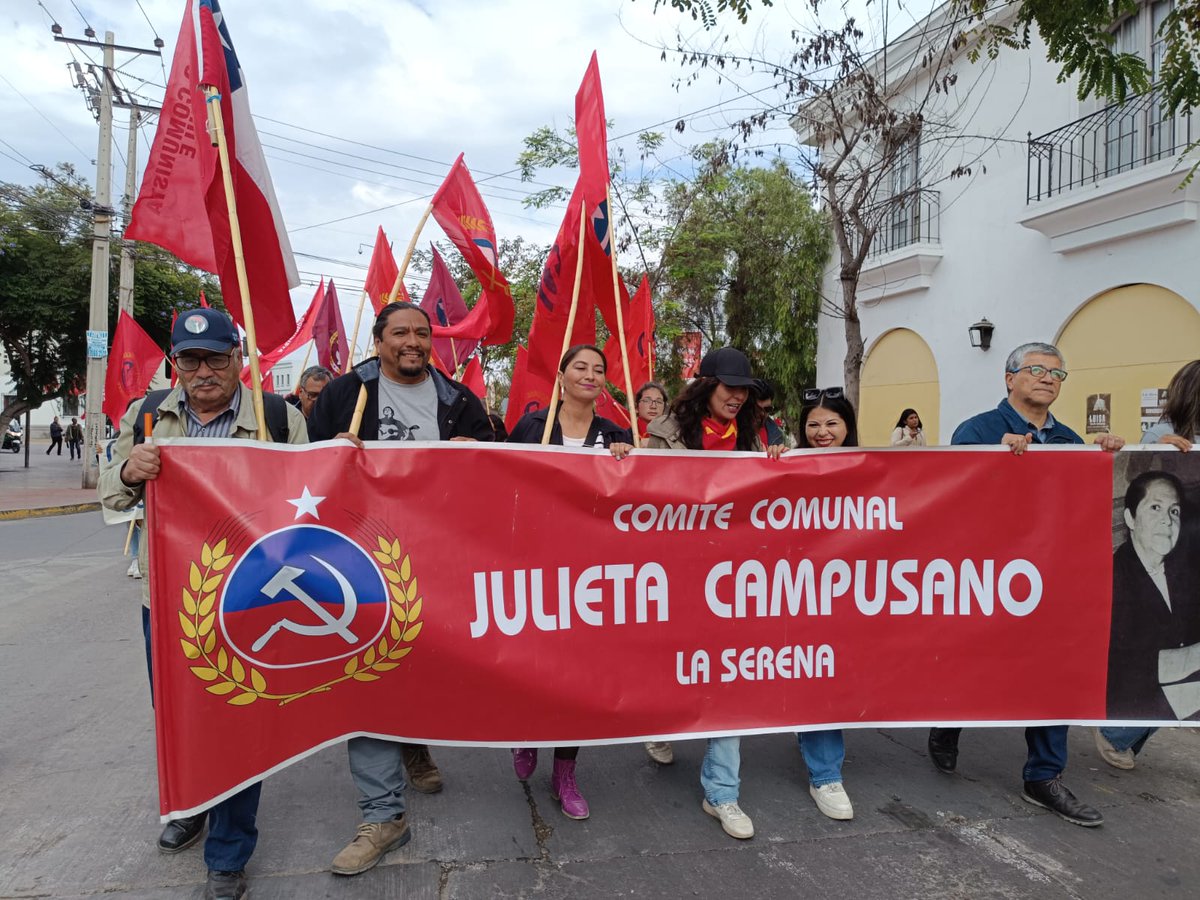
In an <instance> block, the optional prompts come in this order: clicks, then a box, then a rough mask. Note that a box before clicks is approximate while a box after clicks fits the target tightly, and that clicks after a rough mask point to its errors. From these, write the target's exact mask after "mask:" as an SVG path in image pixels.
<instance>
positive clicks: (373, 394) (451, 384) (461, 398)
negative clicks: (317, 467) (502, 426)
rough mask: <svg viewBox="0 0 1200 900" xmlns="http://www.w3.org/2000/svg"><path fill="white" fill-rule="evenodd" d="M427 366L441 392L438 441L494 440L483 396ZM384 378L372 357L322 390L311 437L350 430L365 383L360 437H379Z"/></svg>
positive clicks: (322, 437) (312, 417)
mask: <svg viewBox="0 0 1200 900" xmlns="http://www.w3.org/2000/svg"><path fill="white" fill-rule="evenodd" d="M427 368H428V371H429V376H430V377H431V378H432V379H433V385H434V389H435V391H436V392H437V401H438V408H437V421H438V440H442V441H448V440H450V438H454V437H469V438H474V439H475V440H477V441H490V440H492V439H493V437H494V434H493V432H492V424H491V422H489V421H488V417H487V413H486V412H484V409H483V404H482V403H481V402H480V401H479V398H478V397H476V396H475V395H474V394H472V393H471V391H470V389H469V388H467V387H466V386H465V385H462V384H460V383H459V382H457V381H453V380H451V379H449V378H447V377H446V376H445V375H443V374H442V373H441V372H439V371H438V370H437V369H435V368H434V367H433V366H429V367H427ZM360 375H362V376H364V377H366V378H367V381H365V382H364V381H363V379H362V378H360ZM382 377H383V375H382V374H381V373H380V371H379V360H378V359H368V360H364V361H363V362H360V363H359V364H358V365H357V366H355V367H354V370H353V371H351V372H347V373H346V374H345V375H342V376H341V377H339V378H335V379H333V381H331V382H329V384H327V385H325V390H323V391H321V396H319V397H318V398H317V402H316V405H314V406H313V411H312V414H311V415H310V416H309V417H308V438H309V440H310V441H327V440H329V439H330V438H332V437H336V436H337V435H338V434H340V433H342V432H343V431H349V430H350V420H351V418H353V416H354V405H355V404H356V403H357V402H358V389H359V387H360V385H362V384H364V383H365V384H366V386H367V406H366V409H364V410H363V417H362V427H360V428H359V429H358V436H359V437H360V438H362V439H363V440H364V441H377V440H379V379H380V378H382Z"/></svg>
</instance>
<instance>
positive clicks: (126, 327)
mask: <svg viewBox="0 0 1200 900" xmlns="http://www.w3.org/2000/svg"><path fill="white" fill-rule="evenodd" d="M172 327H174V323H172ZM165 358H166V357H165V356H164V354H163V352H162V348H161V347H159V346H158V344H156V343H154V341H153V340H151V338H150V335H148V334H146V332H145V331H144V330H143V329H142V326H141V325H139V324H138V323H137V322H135V321H134V318H133V316H131V315H129V313H127V312H125V311H124V310H121V312H120V313H119V315H118V316H117V327H116V330H115V331H114V332H113V342H112V349H111V350H110V351H109V354H108V370H107V373H106V375H105V378H104V404H103V407H102V409H103V411H104V414H105V415H106V416H108V417H109V418H110V419H111V420H112V421H113V422H114V423H116V422H120V421H121V416H123V415H125V410H126V409H128V408H129V404H130V402H131V401H133V400H136V399H137V398H138V397H141V396H144V395H145V393H146V391H147V389H149V387H150V382H151V381H152V380H153V378H154V375H155V373H157V372H158V370H159V368H160V367H161V366H162V364H163V360H164V359H165Z"/></svg>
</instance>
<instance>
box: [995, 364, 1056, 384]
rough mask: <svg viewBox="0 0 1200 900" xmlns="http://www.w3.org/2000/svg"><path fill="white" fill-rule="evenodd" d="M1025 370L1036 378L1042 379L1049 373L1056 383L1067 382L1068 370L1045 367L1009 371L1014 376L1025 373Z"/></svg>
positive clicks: (1028, 367)
mask: <svg viewBox="0 0 1200 900" xmlns="http://www.w3.org/2000/svg"><path fill="white" fill-rule="evenodd" d="M1025 369H1028V370H1029V374H1030V375H1032V376H1033V377H1034V378H1041V377H1042V376H1043V375H1045V374H1046V373H1047V372H1049V373H1050V377H1051V378H1053V379H1054V380H1055V381H1066V380H1067V370H1066V369H1047V368H1046V367H1045V366H1021V367H1020V368H1019V369H1009V371H1010V372H1011V373H1012V374H1013V375H1016V374H1017V373H1018V372H1021V371H1024V370H1025Z"/></svg>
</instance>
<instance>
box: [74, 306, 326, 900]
mask: <svg viewBox="0 0 1200 900" xmlns="http://www.w3.org/2000/svg"><path fill="white" fill-rule="evenodd" d="M171 356H172V360H173V362H174V365H175V370H176V372H177V373H178V375H179V384H178V386H176V387H175V388H173V389H172V390H171V391H169V392H167V393H166V394H165V396H163V394H162V392H152V393H151V394H149V395H147V398H146V399H145V400H141V401H137V402H134V403H132V404H131V405H130V407H129V409H128V410H127V411H126V412H125V416H124V417H123V418H122V419H121V434H120V437H119V438H118V439H117V443H116V447H115V448H114V450H113V458H112V463H111V465H108V466H106V467H105V469H104V471H103V472H102V473H101V475H100V483H99V486H98V489H99V493H100V501H101V502H102V503H103V504H104V505H105V506H107V507H109V508H110V509H116V510H125V509H129V508H130V507H132V506H134V505H136V504H137V503H138V501H140V500H141V499H142V497H143V494H144V493H145V486H146V482H147V481H153V480H154V479H155V478H157V477H158V475H159V472H160V471H161V468H162V461H161V458H160V455H159V448H158V447H156V446H155V445H154V444H153V443H150V442H145V441H143V440H142V437H143V435H142V428H141V419H142V415H143V413H145V412H154V413H155V415H156V419H157V421H156V422H155V425H154V432H153V433H154V436H155V437H189V438H233V439H236V440H254V439H255V438H257V436H258V424H257V422H256V420H255V416H254V405H253V397H252V394H251V392H250V391H249V390H248V389H247V388H245V387H243V386H242V383H241V380H240V375H241V371H242V354H241V344H240V341H239V340H238V335H237V330H236V329H235V328H234V326H233V323H232V322H231V321H230V320H229V318H228V317H227V316H226V315H225V314H224V313H222V312H220V311H218V310H215V309H197V310H194V311H192V312H189V313H185V314H184V315H182V316H181V317H180V318H179V320H178V321H177V322H176V323H175V327H174V328H173V329H172V331H171ZM264 400H265V401H267V422H268V424H269V426H270V430H271V431H272V437H273V439H274V440H276V441H286V442H287V443H290V444H304V443H307V442H308V431H307V429H306V427H305V423H304V417H303V416H302V415H301V414H300V411H299V410H297V409H296V408H295V407H293V406H291V405H289V404H287V403H285V402H284V401H283V398H281V397H278V396H276V395H274V394H268V395H266V396H265V397H264ZM234 502H236V500H235V501H234ZM155 524H156V523H155V522H154V521H153V520H152V519H150V518H147V521H146V526H147V534H150V533H153V530H154V527H155ZM149 543H150V542H149V541H148V540H142V541H141V546H140V547H139V548H138V557H139V561H140V564H141V567H142V571H143V572H145V573H146V574H147V576H149V575H150V569H149V566H148V565H147V560H148V553H147V548H148V546H149ZM151 582H152V579H151V578H149V577H147V579H146V580H144V581H143V582H142V604H143V606H142V629H143V633H144V634H145V638H146V666H147V669H149V667H150V665H151V660H150V594H151V588H152V583H151ZM151 686H152V687H151V689H152V690H153V681H152V682H151ZM261 787H262V786H261V784H255V785H253V786H251V787H249V788H246V789H245V790H243V791H240V792H238V793H237V794H235V795H233V796H232V797H229V798H228V799H226V800H223V801H221V802H220V803H218V804H217V805H216V806H214V807H213V808H212V809H211V810H209V811H208V813H207V814H206V813H201V814H200V815H197V816H192V817H189V818H186V819H177V820H175V821H173V822H170V823H168V824H167V826H166V828H165V829H164V830H163V832H162V835H161V836H160V837H159V839H158V848H159V850H161V851H162V852H164V853H177V852H179V851H180V850H184V849H186V848H187V847H190V846H191V845H192V844H194V843H195V842H196V841H197V840H198V839H199V838H200V834H201V832H202V831H203V830H204V821H205V818H206V816H207V818H208V839H207V841H206V842H205V846H204V862H205V864H206V865H207V866H208V881H207V884H206V885H205V891H204V897H205V900H240V898H242V897H245V896H246V875H245V868H246V863H247V862H248V861H249V860H250V856H251V854H252V853H253V852H254V846H255V844H256V842H257V840H258V829H257V828H256V827H255V817H256V815H257V812H258V798H259V793H260V791H261Z"/></svg>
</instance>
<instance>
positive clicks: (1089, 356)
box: [1053, 284, 1200, 442]
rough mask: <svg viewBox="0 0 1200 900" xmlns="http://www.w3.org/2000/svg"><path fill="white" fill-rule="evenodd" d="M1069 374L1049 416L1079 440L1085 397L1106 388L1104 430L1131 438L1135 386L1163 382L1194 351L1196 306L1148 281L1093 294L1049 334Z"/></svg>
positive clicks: (1135, 422) (1198, 350)
mask: <svg viewBox="0 0 1200 900" xmlns="http://www.w3.org/2000/svg"><path fill="white" fill-rule="evenodd" d="M1056 343H1057V345H1058V347H1059V349H1060V350H1062V352H1063V355H1064V356H1065V357H1066V360H1067V369H1068V371H1069V372H1070V373H1071V374H1070V377H1069V378H1067V380H1066V381H1065V382H1064V383H1063V386H1062V392H1061V393H1060V394H1059V397H1058V400H1057V401H1056V402H1055V404H1054V408H1053V412H1054V415H1055V417H1056V418H1058V419H1060V420H1062V421H1063V422H1065V423H1066V424H1068V425H1069V426H1071V428H1073V429H1075V430H1076V431H1077V432H1079V434H1080V435H1082V436H1083V437H1084V438H1085V439H1087V440H1090V438H1089V437H1088V435H1087V434H1086V424H1087V409H1086V407H1087V398H1088V396H1089V395H1091V394H1111V395H1112V431H1113V433H1114V434H1119V435H1121V436H1122V437H1124V438H1125V439H1126V440H1127V441H1130V442H1134V441H1137V440H1138V438H1139V436H1140V434H1141V426H1140V424H1139V421H1140V414H1139V409H1140V406H1141V400H1140V398H1141V392H1142V389H1143V388H1165V387H1166V386H1167V383H1168V382H1169V381H1170V380H1171V376H1172V375H1174V374H1175V372H1176V371H1178V370H1179V369H1180V368H1181V367H1182V366H1183V365H1184V363H1187V362H1190V361H1191V360H1193V359H1196V358H1198V357H1200V313H1198V312H1197V311H1196V309H1195V308H1194V307H1193V306H1192V305H1191V304H1190V303H1188V302H1187V301H1186V300H1184V299H1183V298H1182V297H1180V296H1179V295H1178V294H1176V293H1174V292H1173V291H1169V290H1167V289H1166V288H1162V287H1158V286H1157V285H1153V284H1134V285H1129V286H1127V287H1121V288H1115V289H1113V290H1111V291H1106V292H1105V293H1103V294H1100V295H1098V296H1096V297H1094V298H1093V299H1092V300H1091V301H1090V302H1088V303H1087V304H1086V305H1084V306H1083V308H1082V309H1080V310H1079V312H1077V313H1076V314H1075V315H1074V316H1073V317H1072V318H1071V319H1070V320H1069V321H1068V322H1067V324H1066V326H1065V327H1064V328H1063V331H1062V333H1061V334H1060V335H1059V338H1058V340H1057V341H1056Z"/></svg>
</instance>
